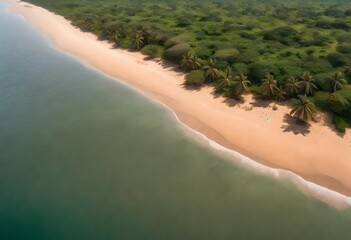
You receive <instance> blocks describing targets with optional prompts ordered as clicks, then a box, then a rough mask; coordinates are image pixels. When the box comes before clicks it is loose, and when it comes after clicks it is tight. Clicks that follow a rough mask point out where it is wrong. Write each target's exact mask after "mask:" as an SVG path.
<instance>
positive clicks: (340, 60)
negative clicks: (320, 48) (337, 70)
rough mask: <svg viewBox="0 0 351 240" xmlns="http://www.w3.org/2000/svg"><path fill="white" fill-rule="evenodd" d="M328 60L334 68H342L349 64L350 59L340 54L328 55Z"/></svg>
mask: <svg viewBox="0 0 351 240" xmlns="http://www.w3.org/2000/svg"><path fill="white" fill-rule="evenodd" d="M327 59H328V61H329V62H330V63H331V64H332V65H333V66H334V67H342V66H345V65H346V64H348V63H349V59H348V57H347V56H346V55H345V54H342V53H338V52H336V53H330V54H328V56H327Z"/></svg>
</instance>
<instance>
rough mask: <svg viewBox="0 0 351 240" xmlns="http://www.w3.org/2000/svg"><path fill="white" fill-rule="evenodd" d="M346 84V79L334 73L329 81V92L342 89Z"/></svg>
mask: <svg viewBox="0 0 351 240" xmlns="http://www.w3.org/2000/svg"><path fill="white" fill-rule="evenodd" d="M346 84H347V81H346V79H345V78H344V77H343V75H342V73H341V72H336V73H335V74H334V77H333V78H332V79H331V80H330V85H331V91H332V92H336V90H338V89H343V88H344V85H346Z"/></svg>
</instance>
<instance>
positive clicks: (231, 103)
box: [223, 97, 245, 107]
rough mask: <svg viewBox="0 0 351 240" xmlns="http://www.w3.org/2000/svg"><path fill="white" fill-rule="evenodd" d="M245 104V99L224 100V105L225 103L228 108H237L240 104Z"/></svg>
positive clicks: (227, 98)
mask: <svg viewBox="0 0 351 240" xmlns="http://www.w3.org/2000/svg"><path fill="white" fill-rule="evenodd" d="M244 102H245V99H244V98H243V97H240V98H229V97H226V98H225V99H224V100H223V103H225V104H226V105H227V106H228V107H235V106H236V105H238V104H243V103H244Z"/></svg>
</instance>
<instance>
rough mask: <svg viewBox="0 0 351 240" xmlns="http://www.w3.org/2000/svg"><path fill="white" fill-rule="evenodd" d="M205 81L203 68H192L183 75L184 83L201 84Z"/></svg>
mask: <svg viewBox="0 0 351 240" xmlns="http://www.w3.org/2000/svg"><path fill="white" fill-rule="evenodd" d="M204 82H205V74H204V71H203V70H193V71H191V72H189V73H188V74H187V75H186V76H185V85H191V86H201V85H202V84H203V83H204Z"/></svg>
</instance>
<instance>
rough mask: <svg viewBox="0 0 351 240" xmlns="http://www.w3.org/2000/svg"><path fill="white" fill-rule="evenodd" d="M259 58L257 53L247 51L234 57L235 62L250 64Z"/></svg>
mask: <svg viewBox="0 0 351 240" xmlns="http://www.w3.org/2000/svg"><path fill="white" fill-rule="evenodd" d="M259 57H260V54H259V53H258V52H257V51H255V50H251V49H248V50H245V51H243V52H242V53H240V54H238V55H236V56H235V61H236V62H241V63H252V62H255V61H257V59H258V58H259Z"/></svg>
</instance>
